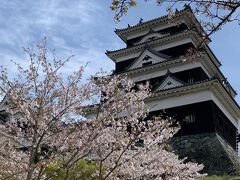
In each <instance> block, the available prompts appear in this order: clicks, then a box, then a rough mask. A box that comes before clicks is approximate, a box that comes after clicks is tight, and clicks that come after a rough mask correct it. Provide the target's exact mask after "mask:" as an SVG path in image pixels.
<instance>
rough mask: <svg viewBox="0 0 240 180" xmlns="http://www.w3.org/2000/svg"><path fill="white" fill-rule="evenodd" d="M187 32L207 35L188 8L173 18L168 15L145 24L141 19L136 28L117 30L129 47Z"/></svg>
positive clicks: (178, 12) (129, 27)
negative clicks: (191, 31)
mask: <svg viewBox="0 0 240 180" xmlns="http://www.w3.org/2000/svg"><path fill="white" fill-rule="evenodd" d="M185 30H194V31H196V32H197V33H199V34H200V35H205V32H204V30H203V29H202V27H201V25H200V23H199V22H198V20H197V19H196V17H195V15H194V14H193V12H192V10H191V9H190V7H188V6H186V7H185V8H184V9H183V10H181V11H178V10H176V12H175V15H174V16H173V17H172V18H169V15H166V16H162V17H159V18H156V19H153V20H149V21H145V22H143V20H142V19H141V20H140V21H139V23H138V24H136V25H134V26H130V25H128V27H127V28H123V29H116V30H115V33H116V34H117V35H118V36H119V37H120V38H121V39H122V40H123V41H124V42H125V43H126V44H127V47H130V46H132V45H137V44H141V43H145V42H148V41H151V40H154V39H157V38H161V37H164V36H168V35H171V34H176V33H179V32H181V31H185Z"/></svg>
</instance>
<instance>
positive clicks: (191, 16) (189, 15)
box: [115, 6, 206, 42]
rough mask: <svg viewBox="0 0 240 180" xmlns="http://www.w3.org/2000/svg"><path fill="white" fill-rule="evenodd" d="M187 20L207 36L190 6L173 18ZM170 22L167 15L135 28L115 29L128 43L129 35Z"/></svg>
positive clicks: (142, 23)
mask: <svg viewBox="0 0 240 180" xmlns="http://www.w3.org/2000/svg"><path fill="white" fill-rule="evenodd" d="M184 15H185V17H186V18H187V19H191V21H192V20H193V23H194V24H195V25H196V28H197V29H198V31H199V32H201V33H203V34H206V33H205V31H204V30H203V28H202V27H201V25H200V23H199V22H198V20H197V19H196V17H195V15H194V13H193V11H192V10H191V8H190V6H185V7H184V9H182V10H180V11H178V10H176V12H175V15H174V17H173V18H177V17H180V16H184ZM167 21H169V16H168V15H165V16H161V17H159V18H156V19H152V20H149V21H145V22H139V23H138V24H136V25H134V26H128V27H127V28H122V29H115V33H116V34H117V35H118V36H119V37H120V38H121V39H122V40H123V41H124V42H127V39H126V37H127V34H130V33H133V32H136V31H138V30H143V29H147V28H149V27H152V26H154V25H156V24H158V23H160V22H167Z"/></svg>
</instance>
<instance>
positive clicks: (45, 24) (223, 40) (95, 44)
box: [0, 0, 240, 102]
mask: <svg viewBox="0 0 240 180" xmlns="http://www.w3.org/2000/svg"><path fill="white" fill-rule="evenodd" d="M110 3H111V0H68V1H66V0H41V1H33V0H23V1H19V0H11V1H6V0H5V1H1V3H0V24H1V28H0V65H4V66H6V67H7V68H8V69H9V72H10V74H11V75H12V76H14V75H15V74H16V70H15V68H13V66H12V64H11V62H10V60H11V59H13V60H15V61H17V62H20V63H22V64H23V65H24V66H26V65H27V64H28V63H29V61H28V58H27V57H26V55H25V54H24V53H23V50H22V47H33V48H34V47H35V45H36V43H37V42H39V41H41V40H42V39H43V37H45V36H47V37H48V39H49V45H50V46H51V47H54V48H55V49H56V54H57V57H59V58H66V57H68V56H70V55H72V54H74V55H75V56H74V58H73V59H72V61H71V62H70V63H69V64H68V65H67V66H66V68H65V69H64V71H65V72H66V73H68V72H71V71H72V70H74V69H76V68H78V67H79V66H81V65H85V64H86V63H87V62H88V65H87V67H86V70H85V73H86V75H90V74H94V73H96V72H98V71H99V70H100V68H103V69H104V70H107V71H111V70H113V68H114V64H113V62H112V61H111V60H110V59H108V58H107V57H106V55H105V51H106V50H114V49H119V48H122V47H125V45H124V43H123V42H122V41H121V39H119V38H118V37H117V35H116V34H115V33H114V29H115V28H122V27H126V26H127V24H130V25H134V24H136V23H137V22H138V21H139V19H140V18H143V19H144V20H149V19H152V18H156V17H159V16H161V15H164V14H165V13H166V12H165V11H164V9H163V8H161V7H159V6H157V5H156V4H155V3H154V2H148V3H145V2H142V3H140V4H139V6H138V7H136V8H133V9H131V10H130V11H129V13H128V14H127V16H124V17H123V18H122V21H121V22H120V23H115V22H114V21H113V16H114V12H112V11H111V10H110V8H109V6H110ZM211 38H212V43H211V44H210V47H211V48H212V50H213V52H214V53H215V55H216V56H217V57H218V59H219V60H220V61H221V62H222V65H223V66H222V67H221V70H222V71H223V73H224V75H225V76H226V77H227V78H228V80H229V82H230V83H231V84H232V86H233V87H234V89H235V90H236V91H237V92H238V93H239V94H240V82H239V79H240V77H239V75H240V70H239V69H240V68H239V67H240V59H239V57H240V26H239V25H237V24H236V23H231V24H228V25H226V26H225V27H224V28H223V29H222V30H221V31H219V32H217V33H215V34H214V35H213V36H212V37H211ZM237 101H238V102H240V98H239V96H237Z"/></svg>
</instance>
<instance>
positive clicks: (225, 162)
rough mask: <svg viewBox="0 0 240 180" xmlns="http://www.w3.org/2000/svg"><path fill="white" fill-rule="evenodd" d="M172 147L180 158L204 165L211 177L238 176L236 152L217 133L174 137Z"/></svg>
mask: <svg viewBox="0 0 240 180" xmlns="http://www.w3.org/2000/svg"><path fill="white" fill-rule="evenodd" d="M170 145H171V147H172V149H173V151H174V152H175V153H176V154H178V155H179V157H180V158H184V157H187V158H188V159H187V160H188V161H191V162H197V163H200V164H203V165H204V169H203V172H204V173H208V174H209V175H224V174H228V175H235V174H238V169H239V168H238V167H239V159H238V158H237V156H236V152H235V151H234V150H233V149H232V148H231V147H230V146H229V145H228V144H226V143H225V141H224V140H223V139H222V138H221V137H220V136H219V135H217V134H216V133H202V134H197V135H188V136H181V137H174V138H173V139H172V140H171V142H170Z"/></svg>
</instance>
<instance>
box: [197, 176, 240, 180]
mask: <svg viewBox="0 0 240 180" xmlns="http://www.w3.org/2000/svg"><path fill="white" fill-rule="evenodd" d="M198 180H240V177H239V176H238V177H236V176H206V177H202V178H198Z"/></svg>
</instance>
